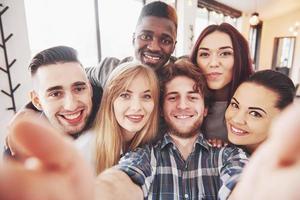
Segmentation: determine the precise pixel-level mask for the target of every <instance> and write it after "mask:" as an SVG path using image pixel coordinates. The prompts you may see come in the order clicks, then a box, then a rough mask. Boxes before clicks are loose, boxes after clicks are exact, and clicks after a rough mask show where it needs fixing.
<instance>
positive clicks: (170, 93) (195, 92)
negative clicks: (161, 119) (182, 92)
mask: <svg viewBox="0 0 300 200" xmlns="http://www.w3.org/2000/svg"><path fill="white" fill-rule="evenodd" d="M172 94H179V93H178V92H175V91H174V92H169V93H167V94H166V96H167V95H172ZM188 94H199V95H201V93H200V92H197V91H189V92H188Z"/></svg>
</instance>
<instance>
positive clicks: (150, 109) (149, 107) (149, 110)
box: [143, 102, 154, 115]
mask: <svg viewBox="0 0 300 200" xmlns="http://www.w3.org/2000/svg"><path fill="white" fill-rule="evenodd" d="M143 107H144V109H145V111H146V112H147V113H148V114H149V115H150V114H151V113H152V112H153V110H154V102H147V103H144V104H143Z"/></svg>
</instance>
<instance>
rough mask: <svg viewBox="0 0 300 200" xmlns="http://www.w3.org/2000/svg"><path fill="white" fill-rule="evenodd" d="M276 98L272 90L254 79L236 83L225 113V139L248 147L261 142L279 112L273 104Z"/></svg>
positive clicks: (250, 147) (253, 147)
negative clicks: (249, 81) (226, 134)
mask: <svg viewBox="0 0 300 200" xmlns="http://www.w3.org/2000/svg"><path fill="white" fill-rule="evenodd" d="M278 98H279V97H278V95H277V94H276V93H275V92H273V91H272V90H270V89H268V88H265V87H263V86H260V85H257V84H255V83H243V84H242V85H240V86H239V87H238V89H237V90H236V92H235V94H234V96H233V98H232V99H231V102H230V105H229V106H228V108H227V110H226V113H225V119H226V124H227V130H228V139H229V141H230V142H232V143H233V144H237V145H246V147H247V148H249V149H255V148H256V147H257V146H258V145H259V144H260V143H261V142H263V141H264V140H265V139H266V138H267V136H268V129H269V126H270V124H271V122H272V120H273V119H274V117H275V116H277V115H278V114H279V112H280V110H279V109H278V108H276V107H275V105H276V102H277V100H278Z"/></svg>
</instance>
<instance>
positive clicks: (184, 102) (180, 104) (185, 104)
mask: <svg viewBox="0 0 300 200" xmlns="http://www.w3.org/2000/svg"><path fill="white" fill-rule="evenodd" d="M177 108H179V109H182V110H183V109H186V108H188V101H187V99H185V98H180V99H179V100H178V104H177Z"/></svg>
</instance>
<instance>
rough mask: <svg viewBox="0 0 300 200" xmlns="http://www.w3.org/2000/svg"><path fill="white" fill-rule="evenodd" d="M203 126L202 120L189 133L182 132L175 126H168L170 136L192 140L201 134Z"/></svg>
mask: <svg viewBox="0 0 300 200" xmlns="http://www.w3.org/2000/svg"><path fill="white" fill-rule="evenodd" d="M201 124H202V120H201V121H200V122H195V123H194V125H193V126H192V127H191V129H190V131H188V132H180V131H179V130H178V129H177V128H176V127H175V126H173V124H168V126H169V134H170V135H174V136H177V137H179V138H184V139H187V138H192V137H194V136H195V135H197V134H198V133H199V132H200V126H201Z"/></svg>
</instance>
